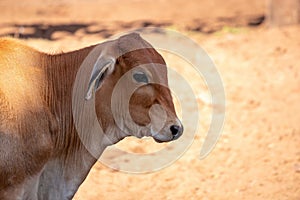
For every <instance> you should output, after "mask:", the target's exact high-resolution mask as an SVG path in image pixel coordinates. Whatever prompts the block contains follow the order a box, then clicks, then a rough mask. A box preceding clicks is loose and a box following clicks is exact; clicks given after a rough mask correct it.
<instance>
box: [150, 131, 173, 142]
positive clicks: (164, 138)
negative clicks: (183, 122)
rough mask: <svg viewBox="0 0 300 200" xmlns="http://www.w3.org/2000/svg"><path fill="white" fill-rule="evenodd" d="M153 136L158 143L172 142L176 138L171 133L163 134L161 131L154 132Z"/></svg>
mask: <svg viewBox="0 0 300 200" xmlns="http://www.w3.org/2000/svg"><path fill="white" fill-rule="evenodd" d="M152 138H153V139H154V141H155V142H157V143H163V142H171V141H173V140H174V139H175V138H174V137H173V136H172V135H171V134H161V133H155V134H152Z"/></svg>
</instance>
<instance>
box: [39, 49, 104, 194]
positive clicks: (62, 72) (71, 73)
mask: <svg viewBox="0 0 300 200" xmlns="http://www.w3.org/2000/svg"><path fill="white" fill-rule="evenodd" d="M92 49H93V47H89V48H86V49H82V50H80V51H75V52H71V53H67V54H61V55H55V56H47V58H46V59H45V61H44V62H45V64H48V66H46V76H47V80H49V81H48V83H47V84H46V85H47V86H48V87H47V88H45V94H46V95H45V96H46V97H45V98H46V102H47V104H48V106H49V107H50V112H51V113H52V114H53V117H54V118H55V121H57V129H56V130H55V131H54V133H53V141H54V149H55V152H54V156H53V160H52V161H50V163H49V164H47V165H46V167H45V173H44V174H43V176H42V177H41V179H44V180H45V182H47V181H48V182H49V183H51V181H50V180H49V179H52V180H53V183H54V184H55V182H56V181H55V179H62V180H61V184H63V185H61V186H55V185H53V186H50V188H52V187H53V188H54V189H53V190H55V191H52V192H56V193H61V195H67V196H69V197H70V196H72V195H74V193H75V192H76V190H77V188H78V187H79V185H80V184H81V183H82V182H83V181H84V179H85V177H86V176H87V174H88V172H89V170H90V169H91V167H92V165H93V164H94V163H95V162H96V158H94V157H93V156H92V155H91V154H90V153H89V152H88V151H87V150H86V148H85V147H84V145H83V144H82V142H81V141H80V138H79V136H78V134H77V132H76V129H75V127H74V123H73V116H72V89H73V83H74V81H75V78H76V73H77V71H78V69H79V67H80V65H81V63H82V62H83V60H84V59H85V58H86V56H87V55H88V53H89V52H90V51H91V50H92ZM49 63H50V65H49ZM105 147H106V146H104V145H101V144H99V156H100V155H101V153H102V152H103V151H104V149H105ZM47 179H48V180H47ZM41 181H42V180H41ZM41 188H43V187H41ZM41 190H43V189H41ZM57 190H62V191H57ZM45 191H48V192H50V191H49V185H47V189H45ZM41 192H42V193H43V191H41ZM50 193H51V192H50Z"/></svg>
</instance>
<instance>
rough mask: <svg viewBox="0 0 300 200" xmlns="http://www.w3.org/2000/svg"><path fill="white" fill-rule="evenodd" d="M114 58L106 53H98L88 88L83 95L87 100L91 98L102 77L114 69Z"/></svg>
mask: <svg viewBox="0 0 300 200" xmlns="http://www.w3.org/2000/svg"><path fill="white" fill-rule="evenodd" d="M115 63H116V59H115V58H113V57H110V56H107V55H100V56H99V58H98V59H97V61H96V62H95V64H94V67H93V70H92V73H91V76H90V81H89V84H88V89H87V92H86V95H85V99H86V100H89V99H91V98H92V96H93V94H94V93H95V91H96V90H98V89H99V88H100V87H101V85H102V83H103V81H104V79H105V78H106V77H107V76H108V75H109V74H111V73H112V72H113V71H114V69H115Z"/></svg>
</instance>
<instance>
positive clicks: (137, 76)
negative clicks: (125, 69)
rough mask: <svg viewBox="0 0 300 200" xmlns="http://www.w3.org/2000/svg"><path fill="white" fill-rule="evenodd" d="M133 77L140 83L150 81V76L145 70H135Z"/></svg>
mask: <svg viewBox="0 0 300 200" xmlns="http://www.w3.org/2000/svg"><path fill="white" fill-rule="evenodd" d="M133 79H134V80H135V81H136V82H138V83H149V80H148V77H147V75H146V74H145V73H144V72H135V73H134V74H133Z"/></svg>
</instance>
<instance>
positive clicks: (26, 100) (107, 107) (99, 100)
mask: <svg viewBox="0 0 300 200" xmlns="http://www.w3.org/2000/svg"><path fill="white" fill-rule="evenodd" d="M91 52H93V54H94V55H96V57H95V56H94V57H92V59H90V65H91V67H92V71H89V73H90V74H87V77H89V84H88V85H85V86H84V87H85V88H86V96H82V97H80V98H82V99H84V100H83V101H86V102H89V101H90V100H91V99H93V98H94V100H95V104H94V105H95V106H94V108H95V112H96V115H97V118H98V120H96V121H97V123H99V124H100V125H101V128H102V129H103V134H104V136H105V137H102V138H103V140H101V141H99V140H93V134H95V133H94V132H91V133H89V134H87V135H85V140H86V141H85V142H84V144H83V142H82V140H81V139H82V138H80V137H79V135H78V131H77V129H76V128H77V127H76V126H75V124H74V117H73V114H72V90H73V87H74V85H75V83H74V82H75V80H76V76H77V75H78V73H77V72H78V71H79V69H80V67H81V66H82V63H84V62H85V60H86V58H87V57H88V56H89V54H90V53H91ZM85 63H89V62H85ZM144 65H148V66H150V67H143V66H144ZM141 66H142V67H141ZM128 72H130V73H128ZM125 74H130V77H129V78H128V76H127V79H125V81H126V82H127V83H128V84H129V85H130V84H131V85H137V86H138V87H137V89H136V90H135V91H134V93H133V94H132V96H131V97H130V99H129V106H128V107H129V111H130V116H131V117H130V118H132V120H128V119H127V117H128V115H125V114H124V113H123V111H122V109H120V110H118V111H119V112H117V113H119V114H118V115H119V118H120V119H121V121H122V122H121V123H122V125H121V126H120V125H118V124H116V121H117V120H116V119H115V116H114V115H113V111H112V108H113V106H114V105H112V102H117V104H118V105H122V101H124V99H122V97H121V98H118V99H113V100H114V101H112V98H113V97H114V96H113V95H114V94H113V91H114V87H115V86H116V85H117V83H118V81H119V79H120V78H121V77H122V76H124V75H125ZM153 80H155V82H156V83H157V82H158V83H160V82H162V83H163V84H154V83H153V82H154V81H153ZM126 85H127V84H124V85H121V86H122V87H124V88H121V90H120V91H123V93H124V92H125V91H126V89H127V88H126V87H127V86H128V85H127V86H126ZM166 85H167V68H166V64H165V61H164V59H163V58H162V57H161V56H160V54H158V52H157V51H156V50H155V49H154V48H153V47H152V46H151V45H150V44H149V43H147V42H146V41H145V40H143V39H142V38H141V37H140V36H139V35H138V34H136V33H132V34H128V35H125V36H122V37H120V38H118V39H116V40H111V41H108V42H104V43H101V44H98V45H95V46H91V47H87V48H84V49H81V50H77V51H74V52H69V53H63V54H57V55H49V54H45V53H41V52H38V51H36V50H34V49H32V48H30V47H27V46H26V45H23V44H22V43H20V42H19V41H16V40H13V39H7V38H4V39H0V199H1V200H5V199H30V200H34V199H43V200H44V199H71V198H72V197H73V196H74V194H75V192H76V191H77V189H78V187H79V186H80V184H81V183H82V182H83V181H84V179H85V178H86V176H87V174H88V173H89V171H90V169H91V167H92V166H93V165H94V163H95V162H96V160H97V159H98V158H97V157H95V156H93V155H92V154H91V153H90V152H89V150H88V148H89V147H87V146H85V145H86V144H88V145H89V146H93V147H96V149H97V156H98V157H99V156H100V155H101V153H102V152H103V151H104V149H105V148H106V147H107V146H108V145H112V144H114V143H117V142H118V141H120V140H121V139H123V138H124V137H126V136H129V135H133V136H137V137H143V136H152V137H153V138H154V139H155V140H156V141H157V142H168V141H172V140H175V139H177V138H178V137H179V136H180V135H181V134H182V132H183V127H182V125H181V123H180V121H179V120H178V118H177V116H176V113H175V109H174V105H173V102H172V97H171V94H170V90H169V89H168V88H167V87H165V86H166ZM75 89H76V88H75ZM121 93H122V92H121ZM117 94H119V93H117ZM93 95H94V96H93ZM120 95H121V94H120ZM118 105H116V107H118ZM153 105H156V106H157V105H159V107H160V108H163V112H164V113H165V119H163V121H164V123H163V126H162V127H161V128H159V129H157V130H156V129H155V123H156V122H158V121H162V119H161V112H159V109H153V107H155V106H153ZM119 107H122V106H119ZM151 110H152V111H151ZM87 115H89V113H88V114H87ZM79 118H80V116H79ZM85 123H90V122H89V121H86V122H85ZM129 123H135V124H137V126H138V127H142V128H139V129H131V128H130V127H132V126H131V125H130V124H129ZM149 124H150V125H149ZM87 127H88V126H87ZM153 127H154V128H153ZM101 134H102V133H100V132H99V135H101Z"/></svg>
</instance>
